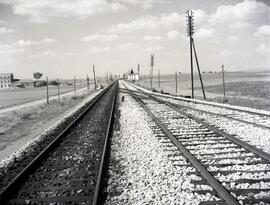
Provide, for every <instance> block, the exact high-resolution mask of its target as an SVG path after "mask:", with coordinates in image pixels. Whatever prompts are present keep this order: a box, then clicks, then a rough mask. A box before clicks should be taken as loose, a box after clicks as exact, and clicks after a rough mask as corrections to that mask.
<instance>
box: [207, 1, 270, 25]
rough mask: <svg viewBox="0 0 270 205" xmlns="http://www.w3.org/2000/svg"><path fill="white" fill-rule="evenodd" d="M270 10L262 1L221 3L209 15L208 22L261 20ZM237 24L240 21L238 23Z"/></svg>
mask: <svg viewBox="0 0 270 205" xmlns="http://www.w3.org/2000/svg"><path fill="white" fill-rule="evenodd" d="M269 12H270V8H269V7H268V6H267V5H266V4H265V3H263V2H260V1H254V0H244V1H242V2H240V3H237V4H235V5H221V6H219V7H218V8H217V11H216V12H215V13H214V14H212V15H211V16H210V20H209V21H210V22H211V23H212V24H216V23H226V22H237V21H239V22H242V23H244V21H250V20H257V21H260V20H263V19H265V18H266V17H267V16H268V15H269ZM238 24H239V25H240V24H241V23H238Z"/></svg>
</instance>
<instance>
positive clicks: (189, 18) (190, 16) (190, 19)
mask: <svg viewBox="0 0 270 205" xmlns="http://www.w3.org/2000/svg"><path fill="white" fill-rule="evenodd" d="M187 21H188V25H187V32H188V36H189V50H190V68H191V98H194V82H193V56H192V36H193V33H194V22H193V11H192V10H188V11H187Z"/></svg>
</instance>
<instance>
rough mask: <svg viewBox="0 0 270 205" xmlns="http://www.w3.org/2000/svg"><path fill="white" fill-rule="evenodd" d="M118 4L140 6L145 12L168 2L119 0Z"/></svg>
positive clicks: (160, 0)
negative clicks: (156, 5) (158, 4)
mask: <svg viewBox="0 0 270 205" xmlns="http://www.w3.org/2000/svg"><path fill="white" fill-rule="evenodd" d="M118 2H121V3H126V4H129V5H134V6H140V7H142V8H143V9H145V10H147V9H152V8H153V5H154V4H157V3H168V1H166V0H118Z"/></svg>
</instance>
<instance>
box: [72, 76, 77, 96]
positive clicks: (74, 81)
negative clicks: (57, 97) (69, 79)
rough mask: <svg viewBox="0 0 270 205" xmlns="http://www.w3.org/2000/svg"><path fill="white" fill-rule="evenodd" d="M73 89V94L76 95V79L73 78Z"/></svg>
mask: <svg viewBox="0 0 270 205" xmlns="http://www.w3.org/2000/svg"><path fill="white" fill-rule="evenodd" d="M73 85H74V86H73V89H74V93H76V77H75V76H74V80H73Z"/></svg>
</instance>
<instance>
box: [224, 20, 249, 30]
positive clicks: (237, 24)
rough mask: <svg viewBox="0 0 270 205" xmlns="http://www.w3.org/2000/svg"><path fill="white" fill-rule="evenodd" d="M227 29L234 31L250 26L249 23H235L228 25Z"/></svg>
mask: <svg viewBox="0 0 270 205" xmlns="http://www.w3.org/2000/svg"><path fill="white" fill-rule="evenodd" d="M229 27H230V28H234V29H241V28H248V27H250V24H249V23H246V22H241V21H237V22H235V23H232V24H230V26H229Z"/></svg>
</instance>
